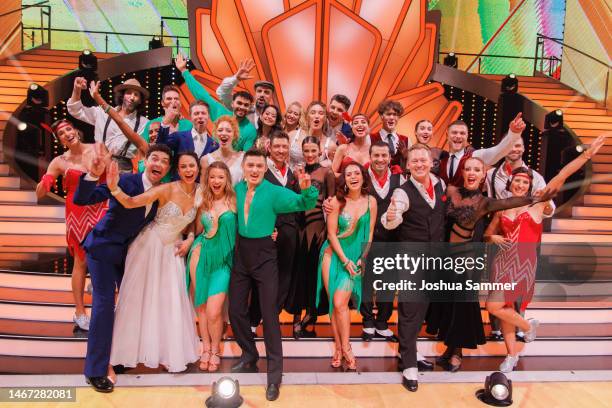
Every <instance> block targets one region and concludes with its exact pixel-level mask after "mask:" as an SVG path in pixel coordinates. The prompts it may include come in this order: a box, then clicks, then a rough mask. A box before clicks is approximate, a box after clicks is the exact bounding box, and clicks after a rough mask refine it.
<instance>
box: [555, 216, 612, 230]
mask: <svg viewBox="0 0 612 408" xmlns="http://www.w3.org/2000/svg"><path fill="white" fill-rule="evenodd" d="M551 229H552V231H553V232H555V230H559V229H560V230H571V231H585V232H586V231H602V232H612V220H592V219H586V218H567V219H564V218H557V219H553V220H552V226H551Z"/></svg>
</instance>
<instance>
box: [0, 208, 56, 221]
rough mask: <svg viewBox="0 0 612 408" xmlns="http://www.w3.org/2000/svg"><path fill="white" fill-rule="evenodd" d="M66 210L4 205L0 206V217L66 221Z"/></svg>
mask: <svg viewBox="0 0 612 408" xmlns="http://www.w3.org/2000/svg"><path fill="white" fill-rule="evenodd" d="M65 212H66V210H65V208H64V207H63V206H59V205H57V206H56V205H15V204H10V205H3V204H0V217H13V218H34V217H35V218H56V219H59V220H64V217H65Z"/></svg>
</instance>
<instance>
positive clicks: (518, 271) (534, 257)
mask: <svg viewBox="0 0 612 408" xmlns="http://www.w3.org/2000/svg"><path fill="white" fill-rule="evenodd" d="M500 228H501V231H502V235H503V236H504V238H509V239H511V240H512V242H513V245H512V246H511V247H510V248H509V249H507V250H504V249H501V248H500V250H499V252H498V253H497V255H496V256H495V261H494V263H493V274H492V279H491V280H492V281H493V282H496V283H516V286H515V288H514V289H513V290H506V291H504V298H505V301H506V304H507V305H508V306H512V305H513V304H514V303H515V302H517V301H520V303H521V310H525V309H526V308H527V305H528V304H529V302H530V301H531V298H532V297H533V288H534V285H535V276H536V269H537V267H538V244H539V243H540V241H541V240H542V223H541V222H535V221H534V219H533V218H532V217H531V214H530V213H529V211H525V212H522V213H520V214H519V215H518V216H517V217H516V218H515V219H514V220H512V219H510V218H508V217H507V216H505V215H502V216H501V217H500Z"/></svg>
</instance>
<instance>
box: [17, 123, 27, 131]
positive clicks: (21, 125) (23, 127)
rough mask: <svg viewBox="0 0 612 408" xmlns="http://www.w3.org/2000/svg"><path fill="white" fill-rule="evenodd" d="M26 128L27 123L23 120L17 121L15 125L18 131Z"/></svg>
mask: <svg viewBox="0 0 612 408" xmlns="http://www.w3.org/2000/svg"><path fill="white" fill-rule="evenodd" d="M27 128H28V124H27V123H25V122H19V124H18V125H17V130H18V131H20V132H23V131H24V130H26V129H27Z"/></svg>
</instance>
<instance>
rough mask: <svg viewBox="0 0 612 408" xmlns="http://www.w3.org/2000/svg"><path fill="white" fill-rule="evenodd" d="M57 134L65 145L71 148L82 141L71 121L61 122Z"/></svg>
mask: <svg viewBox="0 0 612 408" xmlns="http://www.w3.org/2000/svg"><path fill="white" fill-rule="evenodd" d="M55 134H56V136H57V138H58V139H59V141H60V143H61V144H62V145H63V146H64V147H67V148H70V147H71V146H76V145H78V144H79V143H81V140H80V139H79V132H78V131H77V130H76V129H75V127H74V126H72V124H70V123H69V122H62V123H60V125H59V126H58V129H57V130H56V132H55Z"/></svg>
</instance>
